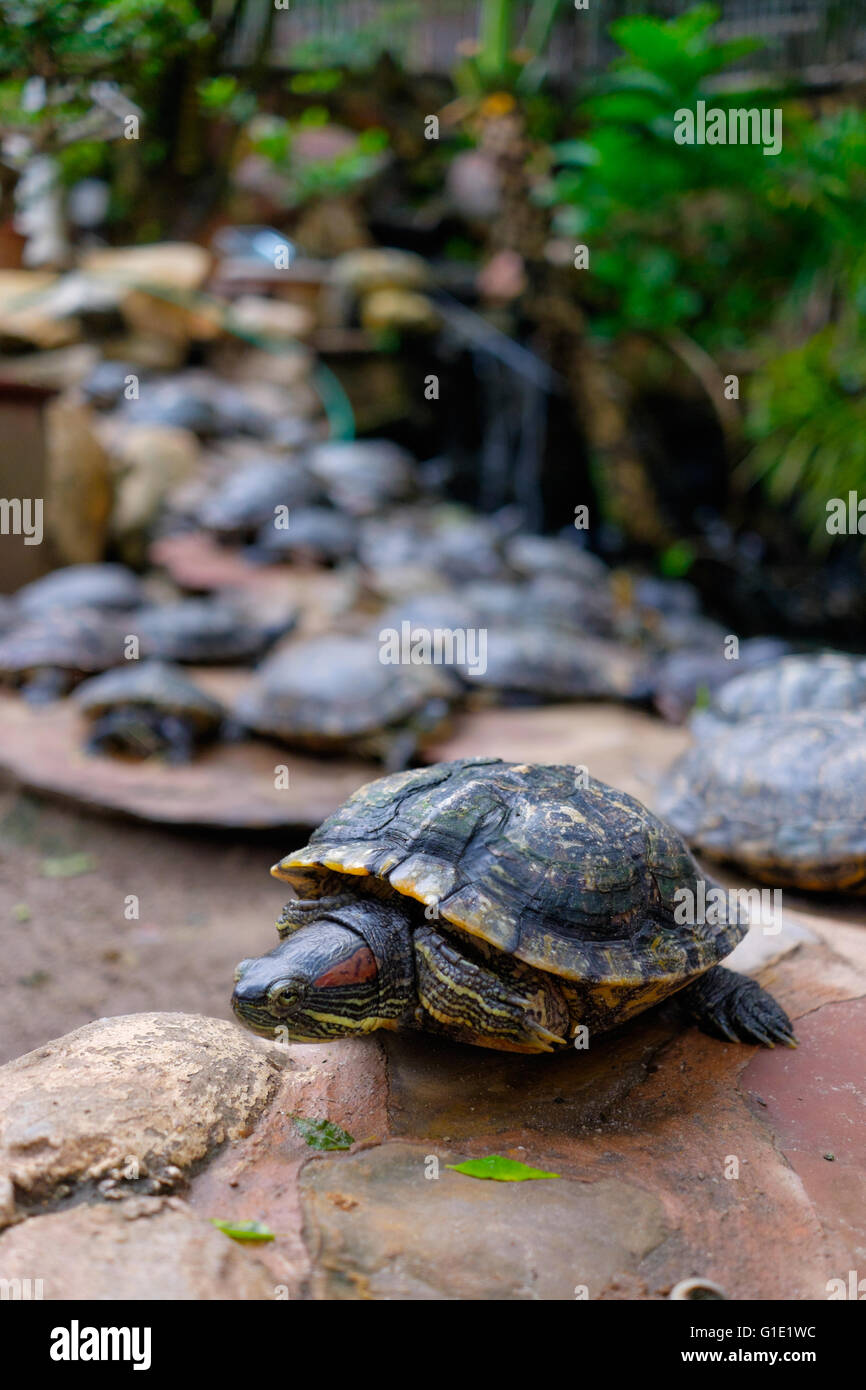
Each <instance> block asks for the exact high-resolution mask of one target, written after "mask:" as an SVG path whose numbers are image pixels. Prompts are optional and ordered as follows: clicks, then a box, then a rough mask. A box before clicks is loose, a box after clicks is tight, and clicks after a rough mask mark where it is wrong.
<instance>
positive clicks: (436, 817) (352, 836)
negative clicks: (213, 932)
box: [271, 758, 745, 1002]
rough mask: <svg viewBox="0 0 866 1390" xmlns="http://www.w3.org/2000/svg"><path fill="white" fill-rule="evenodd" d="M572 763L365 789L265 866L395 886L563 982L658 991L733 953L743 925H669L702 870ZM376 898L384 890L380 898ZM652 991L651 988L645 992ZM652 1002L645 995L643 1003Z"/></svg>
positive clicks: (439, 769)
mask: <svg viewBox="0 0 866 1390" xmlns="http://www.w3.org/2000/svg"><path fill="white" fill-rule="evenodd" d="M581 780H582V779H581V778H580V777H579V775H578V774H577V773H576V770H575V769H574V768H572V767H543V766H538V767H529V766H525V765H522V764H521V765H517V764H514V763H506V762H501V761H500V760H499V759H498V758H464V759H461V760H460V761H458V762H453V763H440V764H438V765H436V766H434V767H429V768H424V769H421V770H419V771H413V772H404V773H398V774H397V775H395V776H391V777H384V778H382V779H381V780H380V781H378V782H372V783H369V784H368V785H367V786H364V787H361V788H360V790H359V791H357V792H355V794H354V795H353V796H351V797H350V798H349V800H348V801H347V802H346V803H345V805H344V806H342V807H341V808H340V810H338V811H336V812H335V813H334V814H333V815H332V816H330V817H329V818H328V819H327V820H326V821H325V822H324V823H323V824H322V825H321V826H320V827H319V829H318V830H316V831H315V832H314V834H313V836H312V838H311V840H310V843H309V845H307V846H306V847H305V848H304V849H300V850H296V851H295V852H294V853H293V854H290V855H289V856H288V857H287V858H286V859H283V860H282V861H281V862H280V863H279V864H276V865H275V866H274V868H273V869H272V871H271V872H272V873H273V874H274V875H275V876H276V877H277V878H282V879H285V880H286V882H288V883H291V884H292V885H293V886H294V888H295V889H296V891H297V892H298V894H299V896H301V897H306V898H317V897H321V896H324V895H326V894H328V893H333V892H335V891H340V889H339V887H337V886H336V885H337V883H338V882H339V880H338V878H337V876H338V875H347V876H351V877H347V879H346V882H345V887H349V886H350V885H351V884H354V885H357V887H358V888H359V889H360V890H361V891H364V888H365V885H364V878H365V876H371V881H370V883H369V884H368V885H367V887H368V890H369V891H376V889H375V883H376V882H378V881H382V882H384V883H386V884H387V885H389V887H390V889H391V890H394V891H396V892H397V893H399V894H402V895H403V896H405V897H409V898H416V899H418V900H419V901H420V902H423V903H433V902H435V903H436V905H437V912H438V916H439V917H440V918H441V919H442V920H443V921H444V922H446V923H448V924H450V925H451V927H453V928H455V929H456V930H458V931H460V932H465V933H467V934H468V935H469V936H472V937H477V938H480V939H481V940H482V941H485V942H487V943H488V944H489V945H490V946H493V947H495V948H497V949H498V950H500V951H503V952H505V953H506V954H508V955H512V956H515V957H516V958H517V959H518V960H521V961H524V962H525V963H526V964H527V965H531V966H535V967H536V968H538V969H541V970H546V971H549V972H550V973H551V974H554V975H558V976H561V977H562V978H564V979H573V980H582V981H588V982H596V983H600V984H602V983H611V984H613V983H617V984H629V985H646V986H647V987H648V989H649V987H651V986H653V985H657V986H659V987H660V989H659V997H661V995H663V993H664V992H670V991H671V990H672V989H675V988H677V987H678V984H680V983H685V981H686V980H687V979H689V978H691V977H692V976H694V975H696V974H700V973H701V972H702V971H704V970H706V969H708V968H709V967H710V966H711V965H713V964H715V963H716V962H717V961H719V960H721V959H722V958H723V957H724V956H726V955H728V954H729V953H730V952H731V951H732V950H733V948H734V946H735V945H736V944H737V942H738V941H739V940H740V938H741V937H742V935H743V933H744V930H745V928H744V927H743V926H740V925H734V924H724V925H712V924H709V923H707V924H703V925H697V926H687V925H680V924H678V923H677V922H676V921H675V917H674V911H675V906H676V903H675V899H674V893H675V891H676V890H677V889H681V888H687V889H690V890H691V891H692V892H693V893H695V894H696V895H697V894H698V892H699V889H698V888H697V881H698V877H699V870H698V868H697V865H696V864H695V862H694V860H693V859H692V856H691V854H690V853H689V850H688V849H687V848H686V846H685V844H684V843H683V841H682V840H681V839H680V837H679V835H678V834H677V833H676V832H675V831H674V830H672V829H671V828H670V827H669V826H667V825H665V824H664V823H663V822H662V821H660V820H658V819H657V818H656V817H655V816H653V815H652V814H651V813H650V812H649V811H648V810H647V809H646V807H645V806H642V805H641V803H640V802H639V801H636V800H635V799H634V798H633V797H631V796H627V795H626V794H625V793H624V792H620V791H616V790H615V789H614V788H613V787H608V786H606V785H605V784H604V783H603V782H597V781H595V780H589V781H588V784H587V785H585V786H584V785H579V783H581ZM379 891H382V890H381V889H380V890H379ZM650 992H652V991H651V990H650ZM647 1002H649V999H648V1000H647Z"/></svg>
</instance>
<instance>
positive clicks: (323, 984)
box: [315, 946, 377, 989]
mask: <svg viewBox="0 0 866 1390" xmlns="http://www.w3.org/2000/svg"><path fill="white" fill-rule="evenodd" d="M376 974H377V970H376V957H375V956H374V955H373V952H372V951H371V950H370V947H369V946H359V947H358V949H357V951H354V952H353V953H352V955H351V956H349V957H348V958H347V959H346V960H341V961H340V963H339V965H335V966H333V967H332V968H331V969H330V970H327V971H326V972H325V974H324V975H320V976H319V978H318V980H316V981H315V987H316V989H326V988H327V987H328V986H329V985H354V984H357V983H358V981H359V980H372V979H374V978H375V976H376Z"/></svg>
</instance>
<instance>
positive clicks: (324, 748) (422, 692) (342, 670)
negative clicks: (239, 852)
mask: <svg viewBox="0 0 866 1390" xmlns="http://www.w3.org/2000/svg"><path fill="white" fill-rule="evenodd" d="M456 693H457V690H456V683H455V680H454V677H453V675H449V673H448V672H447V671H446V670H443V669H442V668H441V667H437V666H429V665H428V666H425V665H421V666H413V665H404V664H388V663H386V662H385V661H383V660H382V653H381V647H380V644H378V643H377V641H376V640H375V635H374V634H373V633H370V634H367V635H359V636H344V635H342V634H340V633H333V634H329V635H324V636H316V637H309V638H305V639H303V640H302V641H292V642H290V643H289V644H288V645H286V646H285V647H281V648H279V649H278V650H277V651H275V652H274V653H273V654H272V655H271V656H269V657H268V658H267V660H266V661H264V662H262V664H261V665H260V666H259V667H258V668H257V670H256V673H255V676H254V679H253V681H252V683H251V685H250V686H249V688H248V689H247V690H246V691H244V692H243V694H242V695H241V696H240V697H239V699H238V701H237V705H236V710H235V713H236V717H237V718H238V720H239V721H240V723H241V724H242V725H243V726H245V727H246V728H248V729H252V730H253V731H254V732H256V733H259V734H263V735H265V736H267V737H271V738H277V739H280V740H282V741H283V742H285V743H287V744H290V745H292V746H294V747H298V748H302V749H309V750H311V751H313V752H317V753H329V752H330V753H355V754H358V755H359V756H361V757H367V758H373V759H379V760H381V761H383V762H385V763H386V765H387V766H388V767H389V768H395V767H405V765H406V763H407V762H409V761H410V759H411V758H413V757H414V755H415V752H416V751H417V748H418V745H419V743H420V741H421V739H422V737H423V736H424V735H429V734H432V733H434V732H436V731H437V730H438V729H439V727H440V726H441V725H442V724H443V723H444V721H445V719H446V717H447V715H448V712H449V708H450V703H451V700H452V699H453V698H454V696H455V695H456Z"/></svg>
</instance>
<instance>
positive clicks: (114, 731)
mask: <svg viewBox="0 0 866 1390" xmlns="http://www.w3.org/2000/svg"><path fill="white" fill-rule="evenodd" d="M73 699H74V700H75V702H76V704H77V705H78V707H79V709H80V710H81V712H82V713H83V714H84V715H85V716H86V718H87V719H88V721H89V724H90V728H89V733H88V738H87V749H88V751H89V752H91V753H109V754H119V755H121V756H125V757H129V758H140V759H147V758H157V757H158V758H164V759H165V760H166V761H167V762H170V763H183V762H188V761H189V760H190V758H191V757H192V756H193V753H194V752H195V750H196V748H198V747H199V746H201V745H202V744H203V743H207V742H208V741H210V740H211V739H214V738H216V736H217V734H218V733H219V731H220V727H221V725H222V723H223V719H224V713H225V712H224V710H223V708H222V706H221V705H220V704H219V702H218V701H216V700H214V699H212V698H211V696H210V695H206V694H205V692H204V691H203V690H199V688H198V686H196V685H193V683H192V681H190V680H188V679H187V677H186V676H185V675H184V674H183V673H182V672H181V671H179V670H178V669H177V668H176V667H174V666H170V665H169V664H168V663H166V662H163V661H128V662H126V663H125V664H124V665H123V666H119V667H117V668H116V669H115V670H113V671H104V672H103V673H102V675H99V676H94V677H93V678H92V679H91V680H88V681H85V682H84V684H83V685H81V686H79V688H78V690H76V692H75V694H74V696H73Z"/></svg>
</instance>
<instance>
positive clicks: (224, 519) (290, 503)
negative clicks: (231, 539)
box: [199, 458, 319, 536]
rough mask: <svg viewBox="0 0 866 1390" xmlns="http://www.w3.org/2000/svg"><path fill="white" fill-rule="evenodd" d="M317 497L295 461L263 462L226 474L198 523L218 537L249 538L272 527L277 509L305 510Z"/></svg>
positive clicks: (317, 492)
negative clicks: (270, 525) (262, 528)
mask: <svg viewBox="0 0 866 1390" xmlns="http://www.w3.org/2000/svg"><path fill="white" fill-rule="evenodd" d="M318 495H319V488H318V486H317V484H316V483H315V482H314V481H313V479H312V478H311V477H310V475H309V473H308V472H307V471H306V469H305V468H304V467H303V466H302V465H301V464H300V463H298V462H297V461H296V460H294V459H273V458H269V459H263V460H262V461H261V462H260V463H251V464H247V465H246V466H245V467H242V468H239V469H238V470H237V471H236V472H234V473H231V474H229V476H228V477H227V478H226V479H225V480H224V481H223V482H222V484H221V485H220V486H219V487H218V488H217V490H216V491H215V492H214V493H212V494H211V495H210V496H209V497H208V499H207V501H206V502H205V503H204V505H203V507H202V508H201V512H200V514H199V521H200V523H201V525H202V526H203V527H204V528H205V530H207V531H214V532H215V533H216V534H217V535H225V536H233V535H246V534H250V535H252V533H254V532H256V531H258V530H259V529H260V528H261V527H262V526H265V525H267V524H268V523H273V520H274V516H275V514H276V508H277V507H288V508H289V510H290V511H291V508H292V507H305V506H308V505H309V504H310V503H311V502H315V501H316V498H317V497H318Z"/></svg>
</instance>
